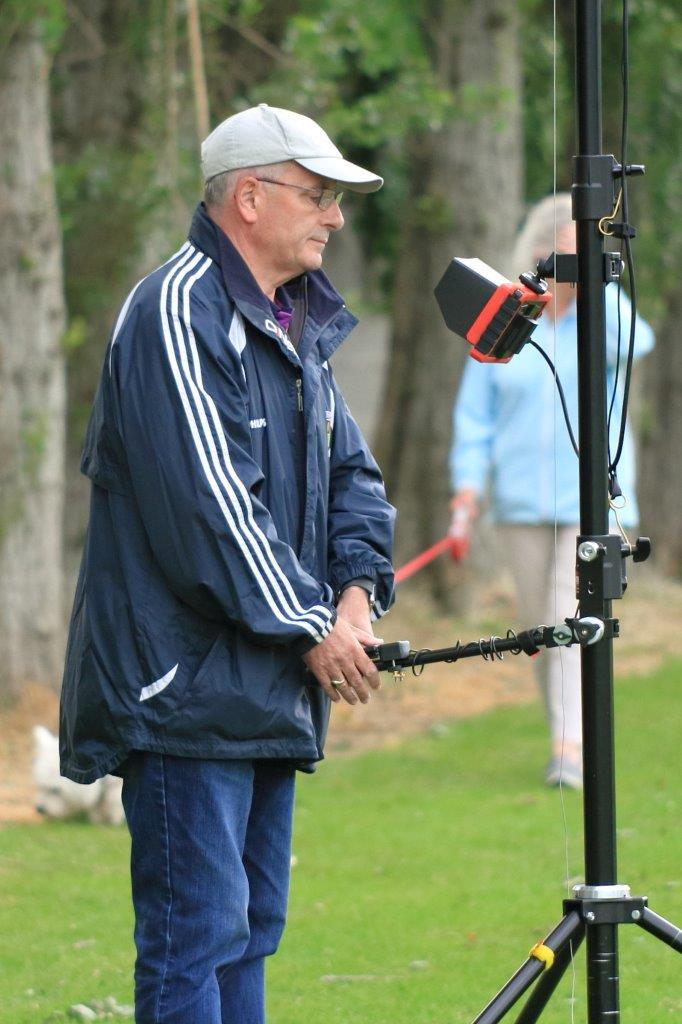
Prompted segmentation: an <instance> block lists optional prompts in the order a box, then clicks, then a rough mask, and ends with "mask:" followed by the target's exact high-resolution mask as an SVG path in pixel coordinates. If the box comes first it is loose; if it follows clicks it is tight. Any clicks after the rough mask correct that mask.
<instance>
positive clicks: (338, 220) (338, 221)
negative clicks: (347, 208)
mask: <svg viewBox="0 0 682 1024" xmlns="http://www.w3.org/2000/svg"><path fill="white" fill-rule="evenodd" d="M322 223H323V224H324V226H325V227H328V228H329V229H330V231H340V230H341V228H342V227H343V225H344V219H343V214H342V213H341V207H340V206H339V204H338V203H337V201H336V199H335V200H334V202H333V203H331V204H330V205H329V206H328V207H327V209H326V210H325V211H324V219H323V221H322Z"/></svg>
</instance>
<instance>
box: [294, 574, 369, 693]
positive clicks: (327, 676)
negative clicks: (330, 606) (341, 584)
mask: <svg viewBox="0 0 682 1024" xmlns="http://www.w3.org/2000/svg"><path fill="white" fill-rule="evenodd" d="M360 589H361V588H359V587H350V588H349V590H360ZM346 594H348V591H344V593H343V594H342V595H341V599H340V600H339V605H338V618H337V620H336V622H335V624H334V628H333V629H332V631H331V633H330V634H329V636H327V637H325V639H324V640H323V641H322V643H319V644H317V645H316V646H315V647H313V649H312V650H311V651H308V652H307V654H304V655H303V660H304V662H305V663H306V665H307V666H308V668H309V669H310V671H311V672H312V673H313V675H314V676H315V678H316V679H317V681H318V683H319V684H320V686H321V687H322V689H323V690H324V692H325V693H326V694H327V696H328V697H330V698H331V699H332V700H333V701H335V702H336V701H339V700H340V699H341V698H343V699H344V700H345V701H346V702H347V703H348V704H357V702H358V700H360V701H361V703H362V704H366V703H367V701H368V700H369V697H370V692H371V690H378V689H379V686H380V685H381V681H380V679H379V673H378V672H377V670H376V666H375V665H374V662H373V661H370V659H369V658H368V657H367V655H366V653H365V650H364V647H363V646H362V645H363V644H365V645H367V646H368V647H372V646H374V645H376V644H378V643H381V641H380V640H378V639H377V638H376V637H375V636H374V634H373V633H372V629H371V626H370V624H369V602H368V600H367V593H366V591H362V595H363V596H362V600H364V604H365V609H364V613H361V612H360V610H359V601H358V599H357V597H351V598H350V599H348V598H346V601H344V597H345V596H346ZM350 616H352V618H353V620H354V621H350V618H349V617H350ZM365 622H366V625H365ZM339 684H340V685H339Z"/></svg>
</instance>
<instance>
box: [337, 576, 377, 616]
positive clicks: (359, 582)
mask: <svg viewBox="0 0 682 1024" xmlns="http://www.w3.org/2000/svg"><path fill="white" fill-rule="evenodd" d="M351 587H355V588H356V589H358V590H364V592H365V593H366V595H367V602H368V604H369V608H370V611H371V610H372V609H373V608H374V598H375V594H376V587H375V585H374V580H372V579H370V578H369V576H358V577H357V578H356V579H354V580H348V582H347V583H344V585H343V586H342V587H341V591H340V593H339V600H340V599H341V597H342V596H343V594H344V593H345V592H346V591H347V590H350V588H351Z"/></svg>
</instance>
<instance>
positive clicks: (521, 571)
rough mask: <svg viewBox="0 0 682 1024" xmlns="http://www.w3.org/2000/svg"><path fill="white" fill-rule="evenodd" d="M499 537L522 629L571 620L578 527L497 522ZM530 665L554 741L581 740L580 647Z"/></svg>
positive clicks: (560, 649) (550, 654)
mask: <svg viewBox="0 0 682 1024" xmlns="http://www.w3.org/2000/svg"><path fill="white" fill-rule="evenodd" d="M498 532H499V537H500V540H501V542H502V545H503V548H504V552H505V556H506V559H507V564H508V565H509V568H510V570H511V572H512V575H513V577H514V582H515V584H516V591H517V596H518V602H519V625H520V626H521V627H522V628H527V627H528V626H537V625H539V624H540V623H543V624H545V625H548V626H549V625H554V624H555V623H557V622H561V621H562V620H563V619H565V618H568V617H569V616H573V615H574V614H575V609H576V604H577V601H576V597H575V538H576V536H577V534H578V533H579V532H580V531H579V527H578V526H577V525H576V526H558V527H557V531H556V546H555V534H554V525H553V524H539V525H537V526H530V525H528V526H526V525H516V524H508V523H505V524H500V525H499V526H498ZM555 554H556V557H555ZM533 667H534V669H535V674H536V677H537V680H538V683H539V685H540V690H541V692H542V695H543V697H544V701H545V708H546V712H547V719H548V722H549V729H550V733H551V737H552V741H553V742H561V741H562V739H563V740H564V741H565V742H568V743H578V744H580V743H581V742H582V716H581V695H580V648H579V647H578V646H577V645H576V646H573V647H556V648H551V649H549V650H543V651H542V652H541V653H540V655H539V656H538V657H537V658H535V659H534V660H533Z"/></svg>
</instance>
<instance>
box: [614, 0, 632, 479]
mask: <svg viewBox="0 0 682 1024" xmlns="http://www.w3.org/2000/svg"><path fill="white" fill-rule="evenodd" d="M628 21H629V10H628V0H623V35H622V52H621V78H622V83H623V117H622V123H621V153H620V165H621V172H620V177H621V217H622V225H623V237H622V241H621V254H622V252H623V249H625V259H626V263H627V268H628V281H629V284H630V305H631V320H630V338H629V342H628V355H627V362H626V366H625V383H624V385H623V405H622V409H621V417H620V427H619V430H618V444H617V447H616V454H615V455H614V456H613V458H612V457H611V437H610V431H611V414H612V412H613V408H614V403H615V400H616V389H617V387H618V377H619V370H620V290H621V281H620V278H619V280H618V346H617V363H616V374H615V380H614V384H613V394H612V395H611V403H610V406H609V417H608V428H607V429H608V437H609V442H608V443H609V488H610V490H613V483H614V480H615V478H616V468H617V466H618V463H619V461H620V457H621V454H622V451H623V443H624V440H625V427H626V424H627V414H628V402H629V397H630V382H631V377H632V364H633V362H634V352H635V330H636V319H637V284H636V280H635V266H634V259H633V256H632V245H631V242H630V235H629V233H628V228H629V224H628V221H629V202H628V179H627V170H626V169H627V157H628V154H627V146H628V115H629V97H630V57H629V36H628ZM611 496H612V497H614V494H613V493H612V494H611Z"/></svg>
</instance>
